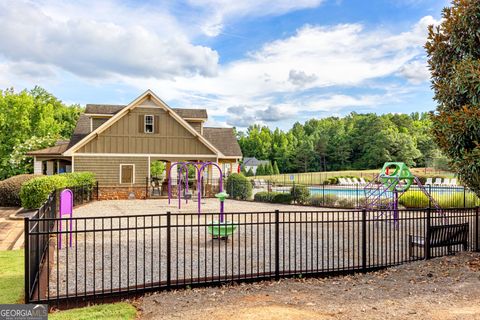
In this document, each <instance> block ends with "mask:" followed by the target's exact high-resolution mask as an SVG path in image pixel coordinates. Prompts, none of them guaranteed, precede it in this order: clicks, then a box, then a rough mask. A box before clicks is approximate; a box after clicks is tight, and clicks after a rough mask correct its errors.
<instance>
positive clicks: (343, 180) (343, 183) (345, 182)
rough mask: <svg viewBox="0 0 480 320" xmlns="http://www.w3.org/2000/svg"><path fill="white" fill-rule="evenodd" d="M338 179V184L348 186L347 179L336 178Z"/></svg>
mask: <svg viewBox="0 0 480 320" xmlns="http://www.w3.org/2000/svg"><path fill="white" fill-rule="evenodd" d="M338 181H340V184H341V185H342V186H348V181H347V179H345V178H338Z"/></svg>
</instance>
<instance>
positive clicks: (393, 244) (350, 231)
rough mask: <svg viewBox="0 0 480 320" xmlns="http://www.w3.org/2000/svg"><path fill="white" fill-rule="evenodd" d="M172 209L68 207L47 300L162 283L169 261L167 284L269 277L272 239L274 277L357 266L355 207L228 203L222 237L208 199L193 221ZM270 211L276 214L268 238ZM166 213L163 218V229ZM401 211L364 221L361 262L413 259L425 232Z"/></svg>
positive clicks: (160, 204) (125, 204) (156, 203)
mask: <svg viewBox="0 0 480 320" xmlns="http://www.w3.org/2000/svg"><path fill="white" fill-rule="evenodd" d="M177 205H178V202H176V203H173V202H172V204H170V205H168V201H167V200H116V201H97V202H93V203H90V204H87V205H84V206H81V207H79V208H76V209H75V210H74V217H76V218H79V219H76V221H75V223H74V225H73V231H74V233H73V237H72V246H71V247H70V246H68V245H67V243H68V241H67V240H68V239H67V236H66V235H64V236H63V237H62V242H63V243H62V248H61V249H58V246H57V247H56V248H55V249H54V252H53V255H52V258H51V259H53V261H49V264H50V265H51V266H52V267H51V268H50V270H49V274H48V278H49V282H48V283H49V287H48V292H47V294H48V296H50V297H55V296H56V295H59V296H64V295H66V294H67V293H68V294H70V295H81V294H82V293H89V294H91V293H108V292H109V291H110V290H117V289H119V288H120V289H123V290H126V288H130V289H129V290H132V288H145V287H146V288H148V287H150V286H152V287H159V286H164V285H165V284H166V281H167V274H168V272H167V270H168V267H167V261H168V257H170V270H171V272H170V279H171V281H172V282H171V283H172V284H176V283H178V284H187V285H188V284H194V283H195V282H201V283H205V282H210V281H218V280H220V281H234V280H237V279H247V278H258V277H261V276H271V275H273V274H274V271H275V237H276V236H278V241H279V246H278V250H279V270H280V274H281V275H283V274H289V273H290V274H291V273H294V274H302V273H308V272H330V271H338V270H345V269H349V270H351V269H357V268H360V267H361V265H362V255H361V252H362V248H361V241H362V239H361V238H362V235H363V232H362V231H361V230H362V229H361V228H362V225H361V221H360V219H361V212H358V211H356V212H349V211H338V210H337V211H332V210H328V211H327V210H321V209H320V208H317V207H305V206H292V205H279V204H267V203H258V202H242V201H232V200H228V201H227V203H226V206H225V209H226V212H227V213H226V215H225V219H226V221H228V222H231V223H233V224H234V225H235V226H236V231H235V233H234V234H233V235H232V236H230V237H229V238H228V240H218V239H212V236H211V235H210V234H209V224H212V223H215V221H218V219H219V217H218V214H217V213H216V212H218V201H217V200H216V199H207V200H204V204H203V207H202V212H203V214H202V215H200V216H199V215H197V213H196V203H194V202H193V201H190V202H189V204H188V205H185V203H182V209H181V210H178V207H177ZM275 209H279V210H280V211H281V212H280V214H279V221H280V223H279V230H278V234H277V235H276V234H275V224H274V221H275V214H274V210H275ZM166 211H171V212H172V215H171V218H170V229H169V230H170V233H168V232H167V230H168V229H167V225H168V221H167V217H166V215H165V214H164V213H165V212H166ZM209 212H210V213H209ZM238 212H241V213H238ZM403 214H404V217H403V218H405V219H406V218H408V219H409V220H404V221H400V223H394V222H393V221H391V216H390V215H384V216H380V217H379V216H377V215H378V214H377V213H375V215H374V213H372V214H371V215H370V216H369V218H368V219H369V221H368V222H367V223H366V225H365V228H366V229H365V230H366V236H365V237H366V239H365V241H367V243H368V247H367V248H366V260H365V261H366V262H367V264H368V266H380V265H381V266H383V265H393V264H397V263H401V262H405V261H409V260H414V259H416V257H412V255H411V252H409V251H408V239H409V236H410V235H412V234H413V235H423V234H424V224H423V220H422V219H419V218H421V214H422V213H421V212H406V213H403ZM388 219H390V220H388ZM65 222H66V221H65ZM66 229H67V228H66V225H64V227H63V230H66ZM168 235H169V236H168ZM169 241H170V248H171V250H170V251H168V249H167V247H168V245H167V244H168V243H169ZM416 254H417V256H418V252H417V253H416ZM419 254H423V250H420V251H419ZM48 256H50V255H48ZM418 258H421V257H418Z"/></svg>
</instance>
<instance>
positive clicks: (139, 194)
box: [98, 186, 145, 200]
mask: <svg viewBox="0 0 480 320" xmlns="http://www.w3.org/2000/svg"><path fill="white" fill-rule="evenodd" d="M130 194H133V195H135V199H145V187H102V186H100V187H99V190H98V199H99V200H128V199H131V198H130Z"/></svg>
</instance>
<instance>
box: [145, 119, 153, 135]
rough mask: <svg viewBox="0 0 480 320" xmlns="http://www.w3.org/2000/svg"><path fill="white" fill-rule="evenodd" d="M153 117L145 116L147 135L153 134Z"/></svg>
mask: <svg viewBox="0 0 480 320" xmlns="http://www.w3.org/2000/svg"><path fill="white" fill-rule="evenodd" d="M153 126H154V123H153V116H151V115H146V116H145V133H153Z"/></svg>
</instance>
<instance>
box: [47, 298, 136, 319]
mask: <svg viewBox="0 0 480 320" xmlns="http://www.w3.org/2000/svg"><path fill="white" fill-rule="evenodd" d="M136 315H137V310H136V309H135V308H134V307H133V306H132V305H131V304H129V303H125V302H119V303H112V304H102V305H96V306H91V307H85V308H78V309H71V310H66V311H59V312H54V313H50V314H49V315H48V319H52V320H70V319H72V320H73V319H75V320H94V319H102V320H116V319H118V320H130V319H135V316H136Z"/></svg>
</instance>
